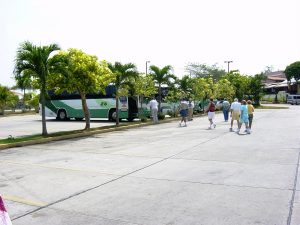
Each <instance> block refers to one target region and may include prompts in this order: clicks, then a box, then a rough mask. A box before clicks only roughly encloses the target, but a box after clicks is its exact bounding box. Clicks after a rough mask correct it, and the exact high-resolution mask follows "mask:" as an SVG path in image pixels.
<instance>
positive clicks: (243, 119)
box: [236, 100, 250, 134]
mask: <svg viewBox="0 0 300 225" xmlns="http://www.w3.org/2000/svg"><path fill="white" fill-rule="evenodd" d="M243 123H244V124H245V126H246V130H245V132H246V133H247V134H250V131H249V127H248V124H249V117H248V107H247V103H246V101H245V100H242V102H241V114H240V121H239V128H238V129H237V131H236V133H237V134H239V133H240V130H241V127H242V124H243Z"/></svg>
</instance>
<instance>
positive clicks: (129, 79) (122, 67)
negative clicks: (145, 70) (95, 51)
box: [108, 62, 139, 126]
mask: <svg viewBox="0 0 300 225" xmlns="http://www.w3.org/2000/svg"><path fill="white" fill-rule="evenodd" d="M108 67H109V69H110V70H111V71H112V73H113V74H114V79H113V80H112V83H114V85H115V87H116V125H117V126H118V125H119V97H120V96H121V95H124V94H125V93H126V92H127V93H128V91H129V90H130V89H131V88H132V87H133V86H134V85H133V84H134V82H135V80H136V79H137V77H138V76H139V73H138V71H137V68H136V66H135V65H134V64H133V63H127V64H122V63H120V62H115V64H111V63H108Z"/></svg>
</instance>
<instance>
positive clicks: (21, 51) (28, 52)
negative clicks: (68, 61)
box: [14, 41, 60, 136]
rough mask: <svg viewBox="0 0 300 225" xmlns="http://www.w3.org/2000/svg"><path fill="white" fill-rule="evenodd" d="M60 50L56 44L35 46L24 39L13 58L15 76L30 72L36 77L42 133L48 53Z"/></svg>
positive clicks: (44, 123)
mask: <svg viewBox="0 0 300 225" xmlns="http://www.w3.org/2000/svg"><path fill="white" fill-rule="evenodd" d="M56 50H60V47H59V46H58V45H57V44H50V45H48V46H36V45H33V44H32V43H30V42H29V41H25V42H24V43H21V44H20V46H19V48H18V50H17V56H16V60H15V70H14V73H15V76H22V75H24V74H27V73H30V74H31V76H32V77H33V79H36V80H37V81H38V83H39V88H40V101H41V105H42V135H44V136H45V135H47V134H48V133H47V127H46V115H45V100H46V99H45V96H46V84H47V78H48V75H49V68H50V67H51V64H50V62H51V60H49V59H50V54H51V53H52V52H54V51H56Z"/></svg>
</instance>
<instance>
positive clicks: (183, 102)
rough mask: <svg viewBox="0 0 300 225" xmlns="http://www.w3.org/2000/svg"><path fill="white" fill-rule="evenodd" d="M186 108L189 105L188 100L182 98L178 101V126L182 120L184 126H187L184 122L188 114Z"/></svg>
mask: <svg viewBox="0 0 300 225" xmlns="http://www.w3.org/2000/svg"><path fill="white" fill-rule="evenodd" d="M188 108H189V105H188V102H187V101H186V100H185V99H182V100H181V102H180V105H179V113H180V116H181V121H180V123H179V126H180V127H181V124H182V123H183V122H184V125H183V126H184V127H186V126H187V124H186V118H187V116H188Z"/></svg>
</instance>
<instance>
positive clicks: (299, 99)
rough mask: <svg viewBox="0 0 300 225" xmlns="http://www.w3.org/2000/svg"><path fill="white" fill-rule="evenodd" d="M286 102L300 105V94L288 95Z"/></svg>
mask: <svg viewBox="0 0 300 225" xmlns="http://www.w3.org/2000/svg"><path fill="white" fill-rule="evenodd" d="M286 102H287V103H288V104H291V105H294V104H295V105H298V104H300V95H288V96H287V101H286Z"/></svg>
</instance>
